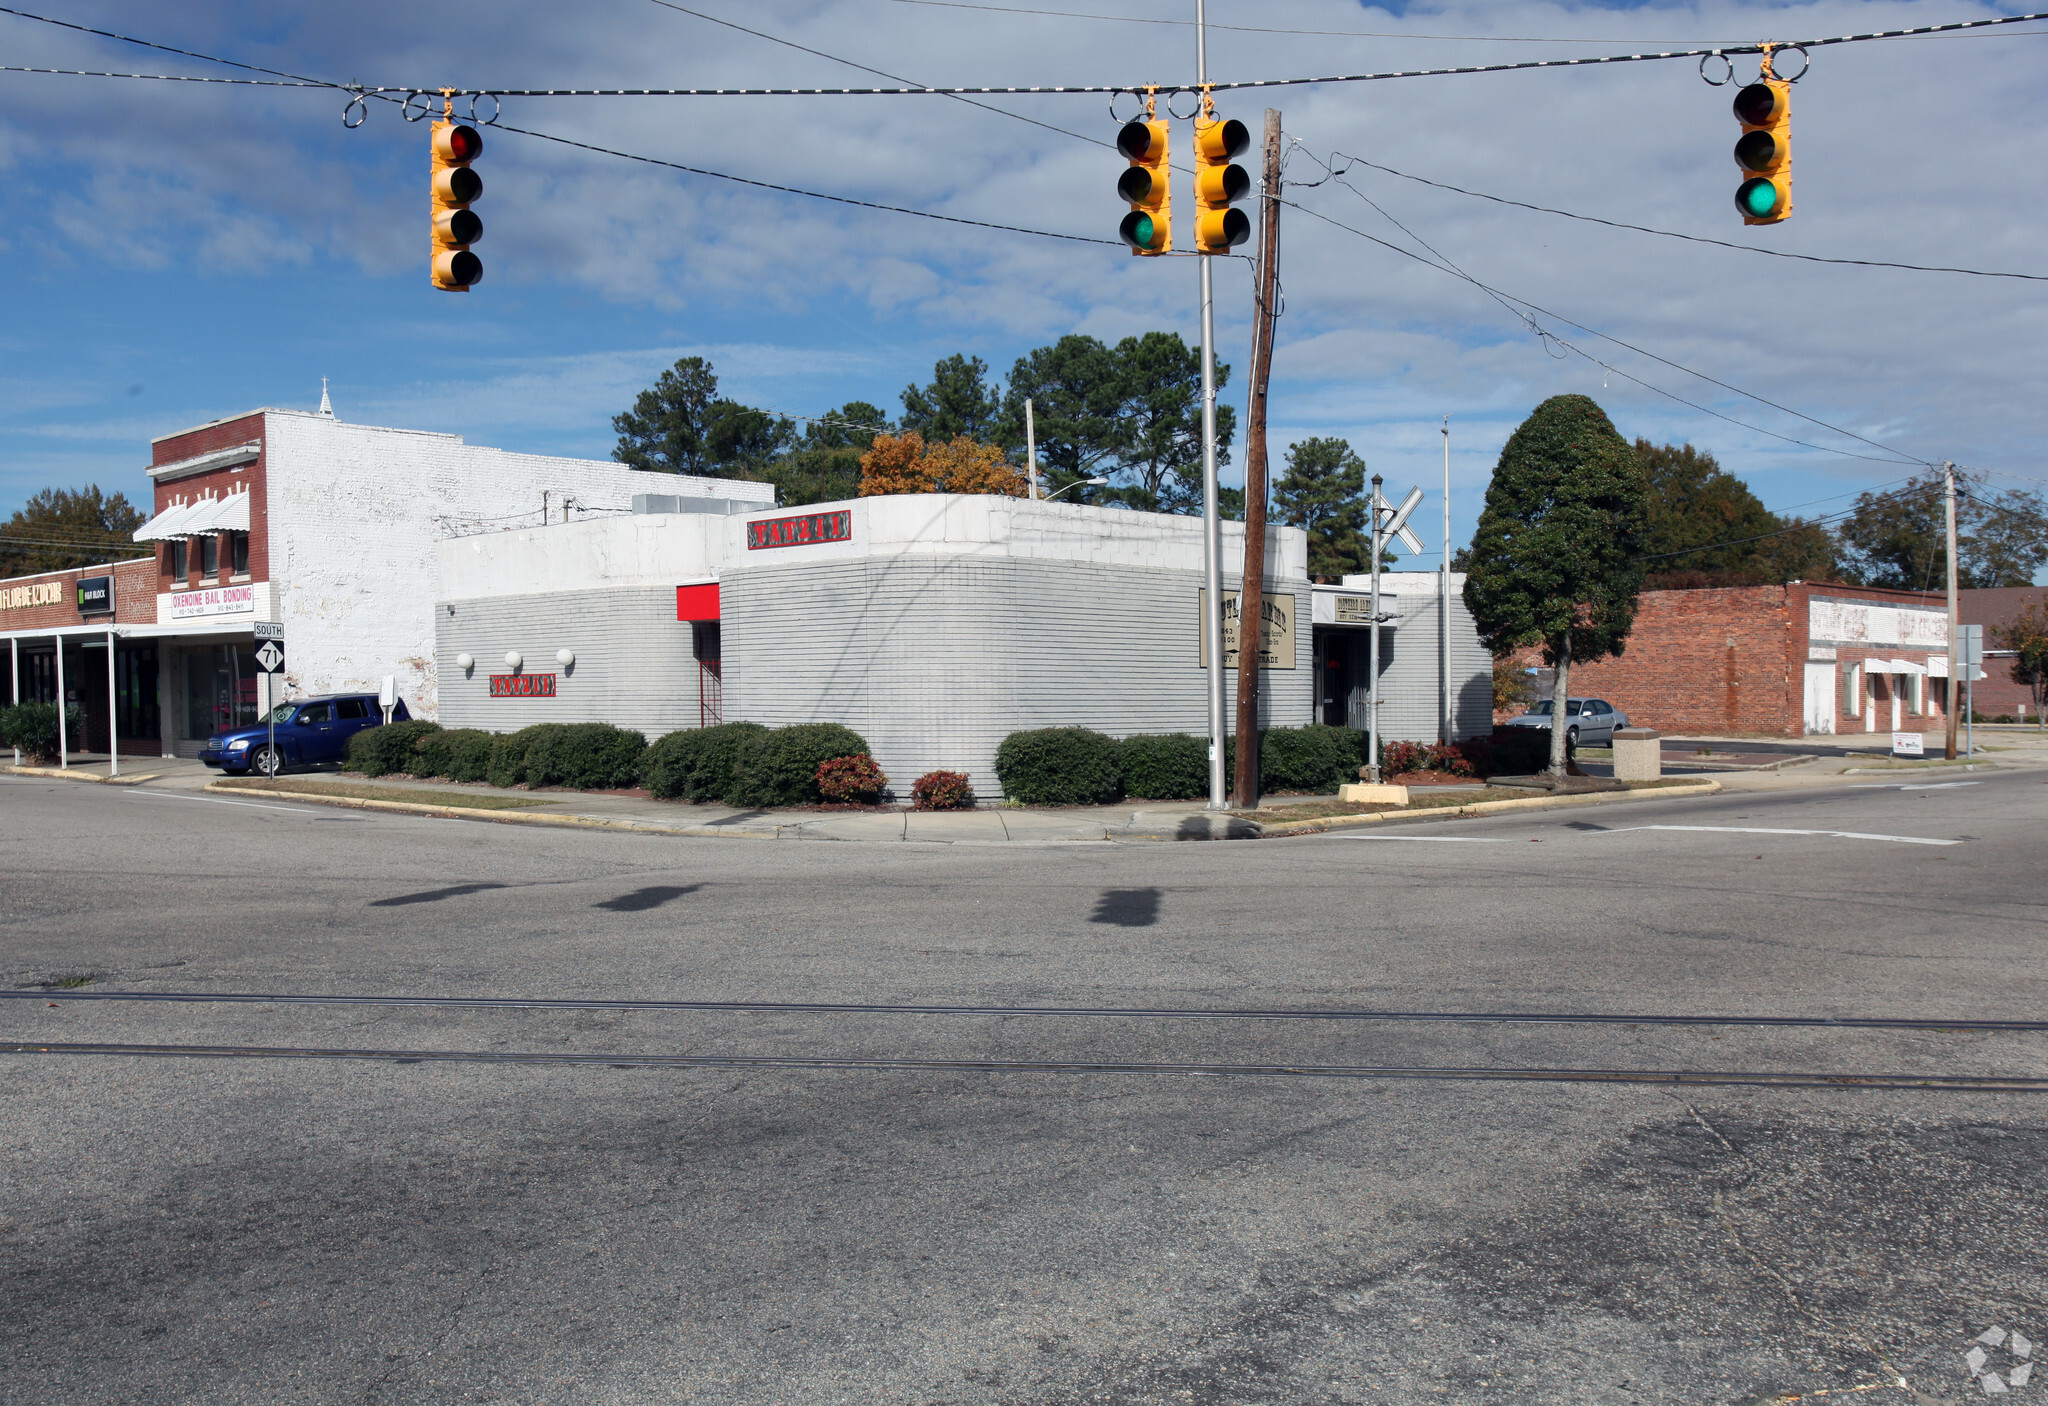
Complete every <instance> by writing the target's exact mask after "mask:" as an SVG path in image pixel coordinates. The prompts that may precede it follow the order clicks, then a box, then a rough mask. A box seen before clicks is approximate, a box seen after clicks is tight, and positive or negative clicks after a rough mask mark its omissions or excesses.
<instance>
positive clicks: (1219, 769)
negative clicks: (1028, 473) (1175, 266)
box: [1195, 0, 1258, 810]
mask: <svg viewBox="0 0 2048 1406" xmlns="http://www.w3.org/2000/svg"><path fill="white" fill-rule="evenodd" d="M1202 3H1203V0H1195V83H1196V85H1197V86H1198V87H1199V86H1201V85H1203V84H1206V83H1207V82H1208V81H1209V38H1208V32H1207V30H1206V29H1205V28H1204V24H1203V21H1204V15H1203V10H1202ZM1195 262H1196V263H1197V264H1198V265H1200V267H1201V270H1202V580H1203V583H1204V584H1205V585H1206V586H1207V587H1208V589H1207V591H1205V592H1204V594H1203V601H1202V642H1203V644H1204V646H1206V649H1207V653H1208V655H1209V678H1208V686H1209V809H1210V810H1221V809H1223V807H1224V804H1225V799H1226V798H1225V796H1224V794H1223V790H1224V787H1223V523H1222V519H1221V517H1220V515H1219V513H1218V504H1217V501H1216V292H1215V280H1214V278H1213V277H1212V276H1211V274H1210V271H1209V265H1210V260H1208V259H1201V258H1198V259H1196V260H1195ZM1253 628H1254V629H1256V628H1257V626H1256V625H1255V626H1254V627H1253ZM1237 633H1238V643H1239V645H1240V647H1241V646H1242V645H1243V643H1244V621H1242V620H1239V621H1238V630H1237ZM1252 639H1253V645H1252V647H1253V648H1255V649H1256V648H1257V647H1258V643H1257V641H1258V637H1257V636H1256V635H1254V636H1253V637H1252Z"/></svg>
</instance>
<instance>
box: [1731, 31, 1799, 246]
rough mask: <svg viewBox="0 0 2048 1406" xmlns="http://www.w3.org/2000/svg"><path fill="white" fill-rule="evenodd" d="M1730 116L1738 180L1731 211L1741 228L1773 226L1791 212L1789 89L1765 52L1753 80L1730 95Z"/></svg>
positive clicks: (1788, 85)
mask: <svg viewBox="0 0 2048 1406" xmlns="http://www.w3.org/2000/svg"><path fill="white" fill-rule="evenodd" d="M1735 116H1736V119H1737V120H1738V121H1740V122H1741V123H1742V136H1741V137H1740V138H1738V139H1737V140H1736V143H1735V164H1736V165H1737V166H1739V167H1741V168H1742V176H1743V179H1742V184H1741V185H1740V186H1738V187H1736V190H1735V208H1736V209H1737V210H1739V211H1741V212H1742V222H1743V223H1744V224H1746V225H1774V224H1777V223H1779V222H1780V221H1782V220H1784V219H1786V218H1787V217H1788V216H1790V215H1791V213H1792V85H1791V84H1790V83H1787V82H1786V81H1785V80H1784V79H1782V78H1780V77H1778V76H1777V74H1776V73H1775V72H1774V71H1773V70H1772V68H1771V61H1770V55H1769V54H1765V55H1764V65H1763V72H1762V73H1761V74H1760V75H1758V77H1757V81H1756V82H1754V83H1752V84H1750V85H1749V86H1748V87H1746V88H1744V89H1743V90H1742V91H1741V92H1739V93H1737V94H1736V95H1735Z"/></svg>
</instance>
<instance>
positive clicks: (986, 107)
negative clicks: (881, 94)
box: [649, 0, 1114, 146]
mask: <svg viewBox="0 0 2048 1406" xmlns="http://www.w3.org/2000/svg"><path fill="white" fill-rule="evenodd" d="M649 2H650V3H651V4H655V5H659V6H661V7H662V8H663V9H665V10H674V11H676V12H677V13H678V14H684V15H690V16H692V17H694V18H696V19H700V20H703V21H705V22H706V23H709V24H721V25H724V26H725V27H726V28H727V29H736V30H738V31H739V32H740V33H742V34H751V35H753V36H754V37H755V38H756V39H765V40H767V41H768V42H769V43H771V44H780V45H782V46H783V47H785V48H789V49H795V50H796V51H797V52H798V53H803V54H811V55H813V56H815V57H817V58H821V59H829V60H830V61H831V62H833V63H838V64H845V65H846V66H847V67H848V68H857V69H859V70H860V71H861V72H862V73H872V74H874V75H876V76H877V77H879V78H886V79H888V80H889V81H890V82H891V83H909V82H911V81H912V80H910V79H908V78H905V77H903V76H902V75H901V74H895V73H884V72H883V71H882V70H881V69H879V68H870V67H868V66H867V65H866V64H864V63H855V62H854V61H853V60H852V59H843V58H841V57H839V55H837V54H828V53H826V52H825V51H824V50H823V49H813V48H811V47H810V46H808V45H805V44H799V43H797V42H796V41H795V40H793V39H782V38H779V37H777V36H776V35H773V34H764V33H762V32H761V31H760V30H758V29H749V28H747V27H746V26H745V25H743V24H735V23H733V22H732V21H731V20H724V19H720V18H719V17H718V16H716V15H707V14H705V13H704V12H703V11H702V10H692V9H690V8H689V7H688V6H686V5H678V4H676V3H675V0H649ZM946 96H947V97H950V98H953V99H955V100H956V101H958V102H963V103H966V104H967V105H968V106H969V107H978V108H980V109H981V110H982V111H983V112H993V113H994V114H995V115H996V116H998V117H1009V118H1014V119H1015V120H1016V121H1019V122H1028V123H1030V124H1031V125H1032V126H1034V127H1043V128H1044V129H1045V130H1046V131H1048V132H1058V133H1059V134H1060V135H1061V136H1063V137H1072V138H1073V139H1074V140H1076V141H1082V142H1087V143H1088V144H1089V145H1090V146H1113V145H1114V143H1112V142H1105V141H1103V140H1102V139H1101V138H1099V137H1090V136H1086V135H1084V134H1083V133H1080V132H1075V131H1070V130H1069V129H1067V128H1065V127H1055V126H1054V125H1053V124H1052V123H1050V122H1040V121H1039V120H1038V119H1037V118H1035V117H1026V116H1025V115H1024V114H1023V113H1021V112H1010V111H1007V110H1005V109H1003V108H1000V107H996V106H994V105H992V104H990V103H980V102H976V101H975V100H974V99H972V98H968V97H962V96H961V95H960V94H958V93H948V94H947V95H946Z"/></svg>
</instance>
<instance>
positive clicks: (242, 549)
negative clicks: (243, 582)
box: [228, 532, 249, 576]
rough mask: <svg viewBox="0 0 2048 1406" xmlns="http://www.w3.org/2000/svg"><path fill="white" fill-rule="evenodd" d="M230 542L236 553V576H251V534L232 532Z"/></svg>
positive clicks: (229, 535) (229, 536) (229, 537)
mask: <svg viewBox="0 0 2048 1406" xmlns="http://www.w3.org/2000/svg"><path fill="white" fill-rule="evenodd" d="M228 542H229V544H230V545H231V547H232V549H233V552H234V568H235V575H237V576H247V575H248V574H249V534H248V533H246V532H231V533H229V534H228Z"/></svg>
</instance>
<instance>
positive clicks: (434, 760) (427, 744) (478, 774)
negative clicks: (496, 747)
mask: <svg viewBox="0 0 2048 1406" xmlns="http://www.w3.org/2000/svg"><path fill="white" fill-rule="evenodd" d="M497 740H498V734H496V733H495V732H484V731H481V730H480V729H478V728H473V727H454V728H442V729H440V730H438V731H435V732H430V733H428V734H426V735H425V736H424V737H422V738H420V739H419V740H418V741H417V742H415V743H413V747H412V752H413V760H412V765H411V766H409V767H408V768H407V770H408V771H410V772H411V773H412V774H413V775H414V776H445V777H447V778H448V779H449V780H450V781H481V780H483V779H484V773H485V772H487V771H488V770H489V769H490V765H491V744H492V743H494V742H496V741H497Z"/></svg>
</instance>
